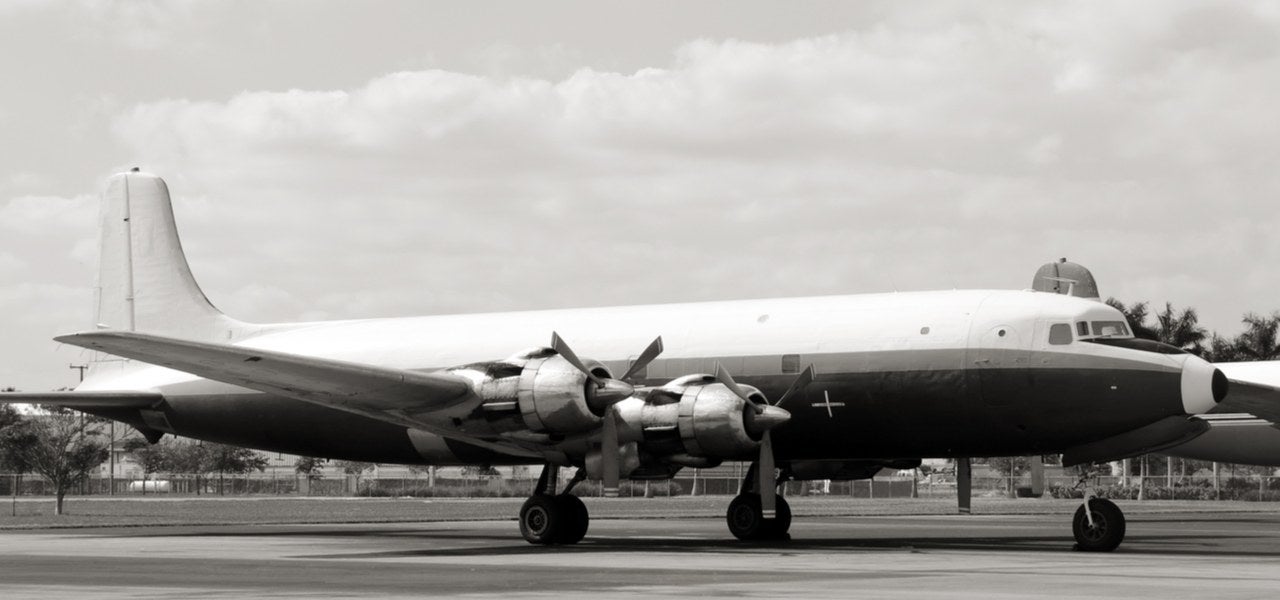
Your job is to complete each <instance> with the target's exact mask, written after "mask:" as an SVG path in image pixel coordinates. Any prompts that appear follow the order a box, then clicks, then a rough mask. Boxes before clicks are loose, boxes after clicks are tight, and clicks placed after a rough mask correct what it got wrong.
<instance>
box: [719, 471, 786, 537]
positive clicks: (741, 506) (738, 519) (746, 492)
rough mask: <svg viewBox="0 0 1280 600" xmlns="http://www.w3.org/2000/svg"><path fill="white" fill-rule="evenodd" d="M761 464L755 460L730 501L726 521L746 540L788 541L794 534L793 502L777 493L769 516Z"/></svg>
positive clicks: (736, 535) (733, 530)
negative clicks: (760, 473) (762, 488)
mask: <svg viewBox="0 0 1280 600" xmlns="http://www.w3.org/2000/svg"><path fill="white" fill-rule="evenodd" d="M758 472H759V463H754V464H752V465H751V468H750V469H748V470H747V475H746V477H744V478H743V479H742V488H741V491H740V492H739V493H738V495H737V496H734V498H733V501H731V502H729V510H728V512H727V513H726V514H725V521H727V522H728V524H729V533H732V534H733V537H736V538H738V539H740V540H743V541H760V540H788V539H791V535H790V534H788V533H787V530H789V529H791V505H789V504H787V500H786V498H783V497H782V496H778V495H775V496H774V498H773V501H774V514H772V515H766V514H765V510H764V502H763V500H762V499H761V496H760V490H761V487H760V478H759V477H758V476H757V473H758Z"/></svg>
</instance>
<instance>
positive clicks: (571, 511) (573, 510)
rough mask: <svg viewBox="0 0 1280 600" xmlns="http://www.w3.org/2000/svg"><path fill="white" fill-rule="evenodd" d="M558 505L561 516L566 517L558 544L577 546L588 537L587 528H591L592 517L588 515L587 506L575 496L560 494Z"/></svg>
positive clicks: (557, 498)
mask: <svg viewBox="0 0 1280 600" xmlns="http://www.w3.org/2000/svg"><path fill="white" fill-rule="evenodd" d="M556 504H557V505H558V509H559V511H560V514H561V516H563V517H564V520H563V523H562V525H563V526H562V527H561V528H560V532H559V534H560V535H559V539H558V540H556V543H557V544H566V545H567V544H576V543H578V542H581V541H582V538H583V537H585V536H586V535H587V528H588V527H590V526H591V516H590V515H589V514H588V513H587V505H586V504H583V503H582V499H581V498H578V497H577V496H574V495H573V494H560V495H559V496H556Z"/></svg>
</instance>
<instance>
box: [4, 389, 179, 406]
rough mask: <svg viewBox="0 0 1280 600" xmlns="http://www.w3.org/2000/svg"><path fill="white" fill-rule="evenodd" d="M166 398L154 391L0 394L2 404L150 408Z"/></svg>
mask: <svg viewBox="0 0 1280 600" xmlns="http://www.w3.org/2000/svg"><path fill="white" fill-rule="evenodd" d="M162 400H164V396H163V395H161V394H157V393H154V392H133V391H123V392H110V391H101V392H45V393H38V394H27V393H21V392H15V393H5V394H0V404H45V405H53V406H65V407H67V408H149V407H152V406H155V405H156V404H158V403H160V401H162Z"/></svg>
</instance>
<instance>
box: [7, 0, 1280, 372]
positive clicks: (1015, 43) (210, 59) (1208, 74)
mask: <svg viewBox="0 0 1280 600" xmlns="http://www.w3.org/2000/svg"><path fill="white" fill-rule="evenodd" d="M0 73H4V75H5V83H4V85H3V87H2V88H0V386H17V387H18V388H20V389H23V390H27V391H40V390H46V389H52V388H55V387H59V386H64V385H71V384H74V382H75V380H76V372H75V371H74V370H71V369H69V368H68V365H69V364H71V363H77V362H82V361H83V360H84V358H85V357H84V355H82V354H81V352H80V351H79V350H78V349H75V348H70V347H62V348H60V347H59V345H58V344H56V343H54V342H52V341H51V339H50V338H52V337H53V336H55V335H58V334H60V333H68V332H72V331H77V330H82V329H87V328H90V327H91V326H92V320H93V317H92V310H91V304H92V298H93V292H92V286H93V283H94V276H95V269H96V253H97V247H96V241H95V236H96V231H95V226H94V223H95V219H96V212H97V202H98V195H99V194H100V192H101V188H102V185H103V181H104V180H105V178H106V177H107V176H109V175H110V174H112V173H114V172H117V171H120V170H125V169H128V168H130V167H133V166H138V167H141V168H143V169H144V170H147V171H150V172H153V173H156V174H158V175H160V176H162V177H164V178H165V179H166V181H167V182H168V183H169V187H170V190H171V191H172V193H173V196H174V203H175V212H176V215H177V219H178V225H179V230H180V232H181V234H182V236H183V242H184V245H185V246H186V249H187V253H188V258H189V260H190V262H191V265H192V269H193V271H194V272H195V274H196V277H197V278H198V279H199V281H200V283H201V285H202V287H203V288H204V291H205V292H206V294H207V295H208V296H209V297H210V299H211V300H212V301H213V302H214V303H215V304H216V305H217V306H219V308H221V309H223V310H224V311H226V312H228V313H229V314H231V315H233V316H235V317H237V318H240V319H243V320H248V321H255V322H278V321H293V320H316V319H337V318H359V317H394V316H410V315H424V314H443V313H456V312H484V311H496V310H521V309H539V308H553V307H572V306H605V305H615V304H644V303H659V302H677V301H697V300H720V299H735V298H756V297H780V296H804V295H824V294H853V293H864V292H886V291H894V290H899V291H908V290H929V289H952V288H1005V289H1022V288H1027V287H1029V286H1030V284H1031V277H1032V275H1033V274H1034V272H1035V270H1036V269H1037V268H1038V267H1039V266H1040V265H1041V264H1043V263H1045V262H1048V261H1051V260H1055V259H1057V258H1059V257H1068V258H1070V259H1071V260H1073V261H1075V262H1079V263H1081V264H1084V265H1086V266H1087V267H1089V268H1090V269H1091V270H1092V271H1093V273H1094V275H1095V276H1096V277H1097V279H1098V282H1099V286H1100V287H1101V290H1102V294H1103V296H1115V297H1117V298H1120V299H1122V300H1125V301H1130V302H1131V301H1139V300H1147V301H1151V302H1154V303H1158V304H1160V305H1162V304H1163V303H1164V302H1166V301H1169V302H1173V303H1174V304H1175V305H1176V306H1178V307H1182V306H1192V307H1195V308H1196V309H1198V311H1199V313H1200V316H1201V321H1202V323H1203V324H1205V325H1206V326H1208V327H1209V328H1210V329H1213V330H1217V331H1219V332H1221V333H1223V334H1226V335H1232V334H1234V333H1236V332H1238V331H1239V330H1240V328H1241V326H1240V317H1241V316H1242V315H1243V313H1245V312H1248V311H1256V312H1262V313H1270V312H1272V311H1274V310H1277V309H1280V297H1277V294H1276V289H1277V285H1276V283H1277V281H1280V266H1278V265H1280V207H1278V206H1277V200H1280V143H1278V140H1280V110H1278V109H1277V107H1280V2H1276V1H1265V2H1209V1H1203V2H1196V1H1160V2H1126V3H1101V2H1093V3H1083V2H1057V1H1055V2H1021V1H1019V2H985V3H956V2H938V3H932V2H911V3H906V2H856V3H851V2H789V3H772V2H769V3H766V2H741V1H733V2H711V1H700V2H657V1H646V2H632V3H624V2H608V1H591V2H537V3H533V2H467V3H456V2H421V1H408V2H390V1H385V2H384V1H374V2H360V3H351V2H261V1H244V2H238V1H219V0H211V1H208V2H195V1H186V0H178V1H170V2H147V1H138V2H117V1H109V0H79V1H63V2H57V1H46V0H11V1H8V2H3V3H0ZM658 333H660V332H655V335H656V334H658ZM514 350H516V349H513V351H514ZM495 358H498V357H495Z"/></svg>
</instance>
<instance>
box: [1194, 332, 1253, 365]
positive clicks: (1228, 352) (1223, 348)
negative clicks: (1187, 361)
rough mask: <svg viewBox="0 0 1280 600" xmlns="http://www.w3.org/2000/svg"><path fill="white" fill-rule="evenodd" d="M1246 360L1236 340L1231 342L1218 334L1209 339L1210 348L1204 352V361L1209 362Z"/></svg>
mask: <svg viewBox="0 0 1280 600" xmlns="http://www.w3.org/2000/svg"><path fill="white" fill-rule="evenodd" d="M1244 358H1245V357H1244V355H1243V354H1241V353H1240V348H1239V347H1238V346H1236V341H1235V340H1229V339H1227V338H1224V337H1222V336H1220V335H1218V334H1217V333H1214V334H1213V335H1212V337H1210V338H1209V347H1208V348H1207V349H1205V351H1204V359H1205V360H1207V361H1209V362H1215V363H1220V362H1235V361H1239V360H1244Z"/></svg>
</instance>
